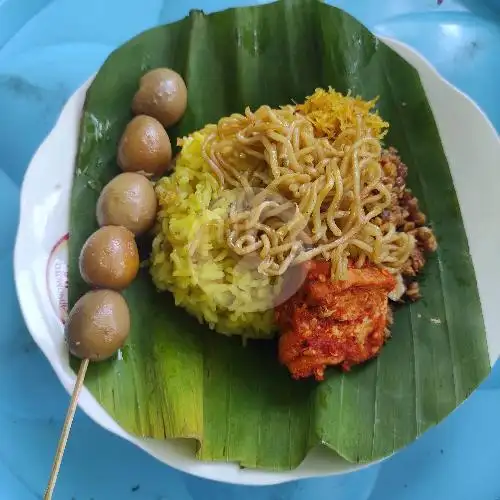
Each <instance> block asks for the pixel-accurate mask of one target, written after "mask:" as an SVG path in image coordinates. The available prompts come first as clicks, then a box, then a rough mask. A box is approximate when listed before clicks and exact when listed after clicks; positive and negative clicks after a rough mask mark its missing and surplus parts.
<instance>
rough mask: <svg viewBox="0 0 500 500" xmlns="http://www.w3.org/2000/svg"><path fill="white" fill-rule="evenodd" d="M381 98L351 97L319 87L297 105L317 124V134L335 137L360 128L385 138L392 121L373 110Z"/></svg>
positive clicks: (378, 137)
mask: <svg viewBox="0 0 500 500" xmlns="http://www.w3.org/2000/svg"><path fill="white" fill-rule="evenodd" d="M377 100H378V97H376V98H375V99H372V100H371V101H364V100H363V99H361V97H359V96H358V97H352V96H351V95H349V94H348V95H343V94H341V93H340V92H336V91H335V90H333V89H332V88H331V87H330V88H329V89H328V90H324V89H316V90H315V92H314V94H313V95H312V96H309V97H308V98H307V99H306V102H305V103H304V104H298V105H297V111H299V112H300V113H302V114H303V115H305V116H306V117H307V118H308V119H309V120H310V121H311V123H312V124H313V125H314V127H315V129H316V131H317V132H318V135H320V136H326V137H330V138H334V137H336V136H338V134H340V133H341V132H343V131H345V130H348V129H353V128H357V127H359V125H360V123H359V122H358V120H359V119H361V121H362V123H361V125H362V127H363V128H368V129H370V130H371V133H372V136H373V138H377V139H382V138H383V137H384V136H385V135H386V134H387V129H388V128H389V124H388V123H387V122H386V121H384V120H383V119H382V118H381V117H380V115H379V114H378V112H377V111H373V112H372V111H371V110H372V109H373V108H374V107H375V104H376V103H377Z"/></svg>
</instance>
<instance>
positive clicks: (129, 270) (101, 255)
mask: <svg viewBox="0 0 500 500" xmlns="http://www.w3.org/2000/svg"><path fill="white" fill-rule="evenodd" d="M79 266H80V273H81V275H82V278H83V279H84V280H85V281H86V282H87V283H88V284H89V285H91V286H93V287H99V288H109V289H111V290H121V289H123V288H126V287H127V286H128V285H130V283H131V282H132V281H133V279H134V278H135V277H136V275H137V272H138V270H139V251H138V249H137V244H136V242H135V239H134V234H133V233H132V232H130V231H129V230H128V229H126V228H124V227H122V226H104V227H101V228H100V229H98V230H97V231H96V232H95V233H93V234H91V235H90V236H89V238H88V239H87V241H86V242H85V244H84V245H83V247H82V250H81V253H80V260H79Z"/></svg>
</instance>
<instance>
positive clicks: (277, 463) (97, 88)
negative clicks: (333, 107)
mask: <svg viewBox="0 0 500 500" xmlns="http://www.w3.org/2000/svg"><path fill="white" fill-rule="evenodd" d="M160 66H167V67H171V68H173V69H175V70H176V71H178V72H179V73H180V74H181V75H182V76H183V77H184V78H185V80H186V83H187V86H188V89H189V102H188V109H187V112H186V114H185V116H184V118H183V119H182V121H181V122H180V123H179V124H178V125H177V126H176V127H175V128H174V129H172V130H170V131H169V133H170V135H171V140H172V143H173V144H175V141H176V138H177V137H179V136H183V135H186V134H188V133H190V132H192V131H194V130H196V129H199V128H201V127H202V126H203V125H205V124H206V123H209V122H216V121H217V120H218V119H219V118H221V117H222V116H225V115H228V114H230V113H234V112H242V111H243V110H244V108H245V106H250V107H252V108H255V107H258V106H260V105H262V104H269V105H271V106H278V105H282V104H288V103H290V102H292V101H296V102H301V101H303V100H304V98H305V97H306V96H307V95H310V94H312V93H313V92H314V89H316V88H317V87H328V86H332V87H334V88H335V89H336V90H338V91H341V92H344V93H345V92H347V91H349V90H350V91H351V92H352V93H353V94H355V95H360V96H362V97H363V98H365V99H371V98H373V97H375V96H380V100H379V103H378V109H379V111H380V114H381V115H382V117H383V118H384V119H385V120H387V121H389V123H390V133H389V135H388V136H387V137H386V144H387V145H391V146H394V147H396V148H397V149H398V150H399V152H400V154H401V156H402V158H403V161H404V162H405V163H406V164H407V165H408V166H409V179H408V183H409V186H410V187H411V188H412V190H413V192H414V193H415V194H416V195H417V197H418V198H419V200H420V203H421V207H422V209H423V210H424V211H425V212H426V213H427V214H428V216H429V219H430V222H431V224H432V226H433V229H434V231H435V234H436V237H437V240H438V243H439V249H438V251H437V253H436V254H435V256H433V257H431V258H430V260H429V261H428V263H427V265H426V268H425V271H424V273H423V275H422V277H421V281H420V286H421V292H422V295H423V299H422V300H421V301H419V302H417V303H414V304H411V305H407V306H404V307H400V308H398V309H397V311H396V314H395V322H394V325H393V327H392V338H391V340H390V341H389V342H388V344H387V345H386V346H385V347H384V349H383V351H382V353H381V355H380V356H379V357H378V358H377V359H375V360H373V361H371V362H368V363H367V364H365V365H363V366H361V367H358V368H355V369H353V370H352V371H351V372H349V373H345V374H344V373H341V372H340V371H337V370H335V369H331V370H329V371H328V373H327V377H326V379H325V381H324V382H321V383H316V382H313V381H294V380H292V379H291V377H290V375H289V374H288V372H287V370H286V368H284V367H282V366H280V364H279V363H278V360H277V346H276V342H275V341H250V342H249V343H248V344H247V345H246V346H245V347H244V346H243V345H242V343H241V339H239V338H228V337H225V336H223V335H218V334H216V333H214V332H212V331H210V330H209V328H208V327H207V326H206V325H201V324H199V323H198V322H197V320H196V319H194V318H192V317H190V316H189V315H188V314H187V313H186V312H185V311H184V310H183V309H180V308H178V307H175V305H174V303H173V299H172V297H171V296H170V294H168V293H158V292H157V291H156V290H155V288H154V286H153V284H152V282H151V279H150V277H149V274H148V271H147V270H146V269H144V270H142V271H141V273H140V275H139V277H138V279H136V281H135V282H134V283H133V284H132V286H130V288H128V289H127V290H126V291H125V297H126V299H127V301H128V304H129V306H130V309H131V314H132V329H131V334H130V338H129V340H128V343H127V345H126V347H125V349H124V352H123V359H122V360H110V361H107V362H104V363H95V364H92V365H91V366H90V368H89V372H88V375H87V379H86V386H87V387H88V389H89V390H90V391H91V392H92V394H93V395H94V396H95V397H96V398H97V400H98V401H99V403H100V404H101V405H102V406H103V407H104V408H105V409H106V410H107V411H108V412H109V413H110V414H111V415H112V417H113V418H114V419H115V420H116V421H117V422H118V423H119V424H120V425H121V426H122V427H123V428H125V429H126V430H127V431H128V432H130V433H132V434H135V435H138V436H145V437H152V438H156V439H166V438H193V439H195V440H197V442H198V444H199V446H198V448H197V449H198V452H197V456H198V458H200V459H203V460H223V461H235V462H238V463H240V464H241V466H243V467H251V468H262V469H269V470H278V471H279V470H288V469H292V468H295V467H297V466H298V465H299V463H300V462H301V461H302V460H303V459H304V457H305V456H306V455H307V453H308V451H309V450H310V449H311V448H312V447H314V446H316V445H318V444H319V443H322V444H324V445H325V446H327V447H328V448H330V449H332V450H334V451H335V452H336V453H338V454H339V455H340V456H342V457H344V458H345V459H346V460H348V461H350V462H371V461H374V460H377V459H380V458H382V457H386V456H388V455H390V454H392V453H393V452H394V451H395V450H398V449H400V448H401V447H403V446H405V445H407V444H408V443H411V442H412V441H414V440H415V439H416V438H417V437H418V436H419V435H420V434H422V433H423V432H424V431H425V430H426V429H428V428H429V427H431V426H433V425H435V424H437V423H438V422H439V421H441V420H442V419H443V418H444V417H446V416H447V415H448V414H449V413H450V412H451V411H452V410H453V409H455V408H456V407H457V406H458V405H459V404H460V403H461V402H462V401H463V400H464V399H465V398H467V396H469V394H470V393H471V392H472V391H473V390H474V389H475V388H476V387H477V385H478V384H479V383H480V382H481V381H482V380H483V379H484V378H485V377H486V376H487V374H488V372H489V361H488V352H487V344H486V337H485V328H484V323H483V318H482V313H481V306H480V301H479V296H478V291H477V285H476V279H475V275H474V269H473V266H472V262H471V259H470V256H469V251H468V244H467V238H466V234H465V231H464V227H463V222H462V218H461V215H460V209H459V205H458V201H457V198H456V194H455V191H454V187H453V182H452V178H451V175H450V170H449V167H448V164H447V161H446V157H445V155H444V152H443V148H442V145H441V141H440V138H439V134H438V131H437V128H436V125H435V122H434V118H433V115H432V112H431V110H430V107H429V103H428V101H427V98H426V96H425V93H424V90H423V88H422V85H421V83H420V80H419V77H418V74H417V72H416V71H415V70H414V69H413V68H412V67H411V66H410V65H409V64H408V63H406V62H405V61H404V60H403V59H401V58H400V57H399V56H398V55H397V54H396V53H395V52H393V51H392V50H391V49H389V48H388V47H387V46H386V45H384V44H383V43H382V42H380V41H378V40H377V39H376V38H375V37H374V36H373V35H372V34H371V33H370V32H369V31H368V30H367V29H366V28H364V27H363V26H362V25H361V24H359V23H358V22H357V21H356V20H354V19H353V18H352V17H350V16H349V15H347V14H346V13H344V12H342V11H340V10H338V9H336V8H333V7H329V6H327V5H325V4H323V3H321V2H319V1H317V0H303V1H298V0H283V1H280V2H277V3H273V4H268V5H265V6H259V7H249V8H240V9H232V10H227V11H224V12H220V13H216V14H212V15H205V14H204V13H203V12H200V11H193V12H191V14H190V15H189V17H187V18H185V19H183V20H181V21H179V22H176V23H174V24H170V25H168V26H161V27H158V28H155V29H151V30H149V31H146V32H144V33H142V34H140V35H139V36H137V37H136V38H134V39H132V40H131V41H129V42H128V43H126V44H125V45H123V46H121V47H120V48H119V49H118V50H116V51H115V52H113V53H112V54H111V56H110V57H109V58H108V59H107V61H106V62H105V63H104V65H103V66H102V68H101V69H100V71H99V73H98V74H97V76H96V78H95V80H94V82H93V83H92V85H91V87H90V88H89V90H88V92H87V98H86V102H85V106H84V110H83V116H82V121H81V135H80V142H79V151H78V156H77V159H76V170H75V172H76V173H75V178H74V184H73V190H72V195H71V197H72V198H71V217H70V240H69V256H70V263H69V292H70V305H73V304H74V302H75V301H76V300H77V299H78V298H79V297H80V296H81V295H82V294H83V293H84V292H85V291H86V290H87V287H86V285H85V283H83V281H82V279H81V277H80V274H79V271H78V255H79V252H80V249H81V247H82V245H83V243H84V241H85V240H86V239H87V237H88V236H89V235H90V234H91V233H92V232H93V231H94V230H95V229H97V223H96V220H95V206H96V201H97V198H98V196H99V192H100V190H101V189H102V187H103V186H104V185H105V184H106V183H107V182H108V181H109V180H110V179H111V178H112V177H113V176H115V175H116V174H117V173H118V172H119V170H118V167H117V164H116V151H117V143H118V141H119V138H120V136H121V134H122V132H123V130H124V128H125V126H126V124H127V122H128V121H129V120H130V119H131V117H132V115H131V111H130V103H131V101H132V97H133V95H134V93H135V92H136V90H137V88H138V82H139V79H140V77H141V76H142V75H143V74H144V73H145V72H146V71H148V70H149V69H152V68H155V67H160ZM463 304H467V308H464V307H463ZM72 363H73V366H75V367H76V366H77V363H78V361H77V360H73V361H72Z"/></svg>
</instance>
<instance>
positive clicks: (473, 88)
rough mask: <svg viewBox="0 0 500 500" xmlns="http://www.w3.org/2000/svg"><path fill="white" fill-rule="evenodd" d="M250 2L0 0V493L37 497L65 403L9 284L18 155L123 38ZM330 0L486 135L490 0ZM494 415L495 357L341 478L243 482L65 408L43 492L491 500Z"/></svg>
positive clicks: (494, 108) (498, 69) (496, 495)
mask: <svg viewBox="0 0 500 500" xmlns="http://www.w3.org/2000/svg"><path fill="white" fill-rule="evenodd" d="M251 3H256V2H255V0H254V1H253V2H252V0H248V1H247V0H177V1H176V0H142V1H141V2H139V1H133V0H130V1H127V0H106V1H104V0H86V1H77V0H54V1H50V0H0V190H1V191H0V214H1V215H0V234H2V238H1V239H0V279H1V281H0V282H1V283H2V287H3V288H2V291H1V292H0V293H1V300H0V317H1V319H2V321H1V328H0V499H2V500H3V499H5V500H32V499H35V498H42V494H43V490H44V487H45V482H46V480H47V477H48V474H49V471H50V466H51V462H52V457H53V453H54V450H55V446H56V442H57V439H58V435H59V432H60V427H61V423H62V420H63V418H64V414H65V412H66V407H67V404H68V396H67V394H66V393H65V392H64V391H63V389H62V387H61V386H60V384H59V382H58V380H57V379H56V377H55V375H54V374H53V372H52V370H51V368H50V366H49V364H48V362H47V361H46V360H45V358H44V357H43V356H42V354H41V353H40V352H39V351H38V348H37V347H36V345H35V344H34V343H33V342H32V340H31V337H30V335H29V333H28V332H27V330H26V328H25V326H24V323H23V320H22V317H21V314H20V311H19V307H18V304H17V299H16V296H15V290H14V281H13V270H12V249H13V245H14V238H15V232H16V227H17V221H18V214H19V209H18V202H19V188H20V184H21V182H22V178H23V173H24V171H25V169H26V166H27V164H28V162H29V160H30V158H31V156H32V154H33V153H34V151H35V149H36V148H37V146H38V145H39V144H40V142H41V141H42V140H43V138H44V137H45V136H46V134H47V133H48V132H49V131H50V129H51V128H52V126H53V125H54V122H55V120H56V118H57V116H58V114H59V112H60V110H61V108H62V106H63V104H64V102H65V101H66V99H67V98H68V97H69V96H70V95H71V94H72V93H73V92H74V91H75V89H76V88H77V87H78V86H79V85H80V84H81V83H83V82H84V81H85V80H86V79H87V78H88V77H89V76H90V75H91V74H92V73H93V72H94V71H96V70H97V69H98V68H99V66H100V65H101V64H102V62H103V61H104V59H105V58H106V56H107V55H108V54H109V53H110V51H112V50H113V49H114V48H115V47H116V46H118V45H119V44H121V43H122V42H124V41H125V40H127V39H128V38H129V37H131V36H133V35H134V34H136V33H138V32H140V31H142V30H144V29H146V28H149V27H152V26H154V25H157V24H161V23H166V22H170V21H174V20H176V19H179V18H181V17H183V16H184V15H185V14H186V13H187V12H188V11H189V10H190V9H191V8H203V9H204V10H206V11H213V10H219V9H222V8H225V7H229V6H234V5H246V4H251ZM261 3H264V2H261ZM332 3H333V4H335V5H337V6H339V7H342V8H344V9H345V10H347V11H349V12H350V13H352V14H353V15H354V16H356V17H357V18H358V19H360V20H361V21H362V22H364V23H365V24H366V25H367V26H368V27H370V28H371V29H372V30H373V31H374V32H375V33H378V34H383V35H389V36H392V37H395V38H398V39H400V40H403V41H405V42H407V43H408V44H410V45H412V46H414V47H416V48H417V49H418V50H419V51H421V52H422V53H423V54H424V55H425V56H426V57H427V58H428V59H429V60H430V61H431V62H432V63H433V64H435V66H436V67H437V68H438V70H439V71H440V72H441V73H442V74H443V75H444V76H445V77H446V78H447V79H449V80H450V81H451V82H453V83H454V84H455V85H457V86H458V87H459V88H461V89H462V90H463V91H465V92H466V93H468V94H469V95H470V96H472V97H473V98H474V99H475V100H476V101H477V102H478V104H479V105H480V106H481V107H482V108H483V109H484V110H485V111H486V113H487V114H488V116H489V117H490V119H491V120H492V122H493V124H494V125H495V127H496V128H497V130H500V104H499V100H498V96H499V91H498V89H499V83H498V82H499V75H500V0H443V2H442V3H441V4H440V5H438V2H437V1H436V0H384V1H380V0H355V1H354V0H337V1H334V2H332ZM473 168H475V166H474V165H471V169H473ZM499 415H500V366H499V364H498V363H497V365H496V368H495V370H494V371H493V374H492V375H491V377H490V378H489V379H488V380H487V381H486V382H485V383H484V384H483V385H482V386H481V387H480V389H479V390H477V391H476V392H475V393H474V394H473V395H472V397H471V398H470V399H469V400H468V401H466V402H465V403H464V404H463V405H462V406H461V407H460V408H459V409H458V410H457V411H455V412H454V413H453V414H452V415H451V416H450V417H449V418H448V419H447V420H446V421H445V422H443V423H442V424H440V425H438V426H437V427H436V428H434V429H432V430H430V431H429V432H427V433H426V434H425V435H424V436H423V437H422V438H421V439H419V440H418V441H417V442H416V443H414V444H413V445H411V446H410V447H408V448H407V449H405V450H404V451H402V452H400V453H399V454H397V455H396V456H394V457H393V458H391V459H389V460H387V461H386V462H384V463H383V464H380V465H376V466H372V467H370V468H367V469H365V470H363V471H361V472H357V473H354V474H350V475H345V476H337V477H329V478H323V479H314V480H307V481H301V482H296V483H290V484H285V485H280V486H273V487H264V488H251V487H239V486H232V485H226V484H220V483H215V482H209V481H205V480H202V479H198V478H194V477H191V476H188V475H187V474H184V473H181V472H178V471H176V470H173V469H171V468H169V467H167V466H164V465H162V464H160V463H159V462H157V461H155V460H154V459H152V458H151V457H149V456H147V455H146V454H144V453H143V452H141V451H139V450H137V449H135V448H134V447H133V446H132V445H130V444H128V443H125V442H123V441H121V440H119V439H118V438H116V437H114V436H112V435H110V434H109V433H107V432H105V431H104V430H102V429H101V428H99V427H98V426H97V425H95V424H94V423H93V422H91V421H90V420H89V419H88V418H87V417H86V416H85V415H84V414H83V413H81V412H79V413H78V414H77V417H76V420H75V423H74V427H73V432H72V435H71V439H70V442H69V445H68V448H67V451H66V456H65V459H64V462H63V466H62V469H61V474H60V476H59V481H58V486H57V489H56V494H55V499H56V500H57V499H60V500H63V499H64V500H72V499H74V500H91V499H93V500H114V499H116V500H129V499H130V500H146V499H148V500H149V499H150V500H167V499H168V500H172V499H175V500H188V499H207V500H209V499H217V500H219V499H220V500H223V499H231V498H238V499H241V500H247V499H248V500H250V499H256V500H279V499H292V500H306V499H309V498H311V499H312V498H314V499H315V500H323V499H325V500H326V499H331V500H366V499H370V500H393V499H394V500H414V499H433V500H434V499H454V500H455V499H470V498H473V499H475V500H476V499H477V500H499V499H500V433H499V425H498V422H499Z"/></svg>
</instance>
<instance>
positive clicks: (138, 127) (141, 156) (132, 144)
mask: <svg viewBox="0 0 500 500" xmlns="http://www.w3.org/2000/svg"><path fill="white" fill-rule="evenodd" d="M171 159H172V146H171V144H170V138H169V137H168V134H167V132H166V131H165V129H164V128H163V125H162V124H161V123H160V122H159V121H158V120H156V118H153V117H151V116H146V115H138V116H136V117H135V118H133V119H132V120H131V121H130V123H129V124H128V125H127V128H126V129H125V131H124V132H123V135H122V137H121V140H120V144H119V146H118V165H119V166H120V168H121V169H122V170H123V171H124V172H137V173H139V174H143V175H146V176H148V177H152V176H158V175H162V174H163V173H164V172H165V171H166V170H167V169H168V167H169V165H170V160H171Z"/></svg>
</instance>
